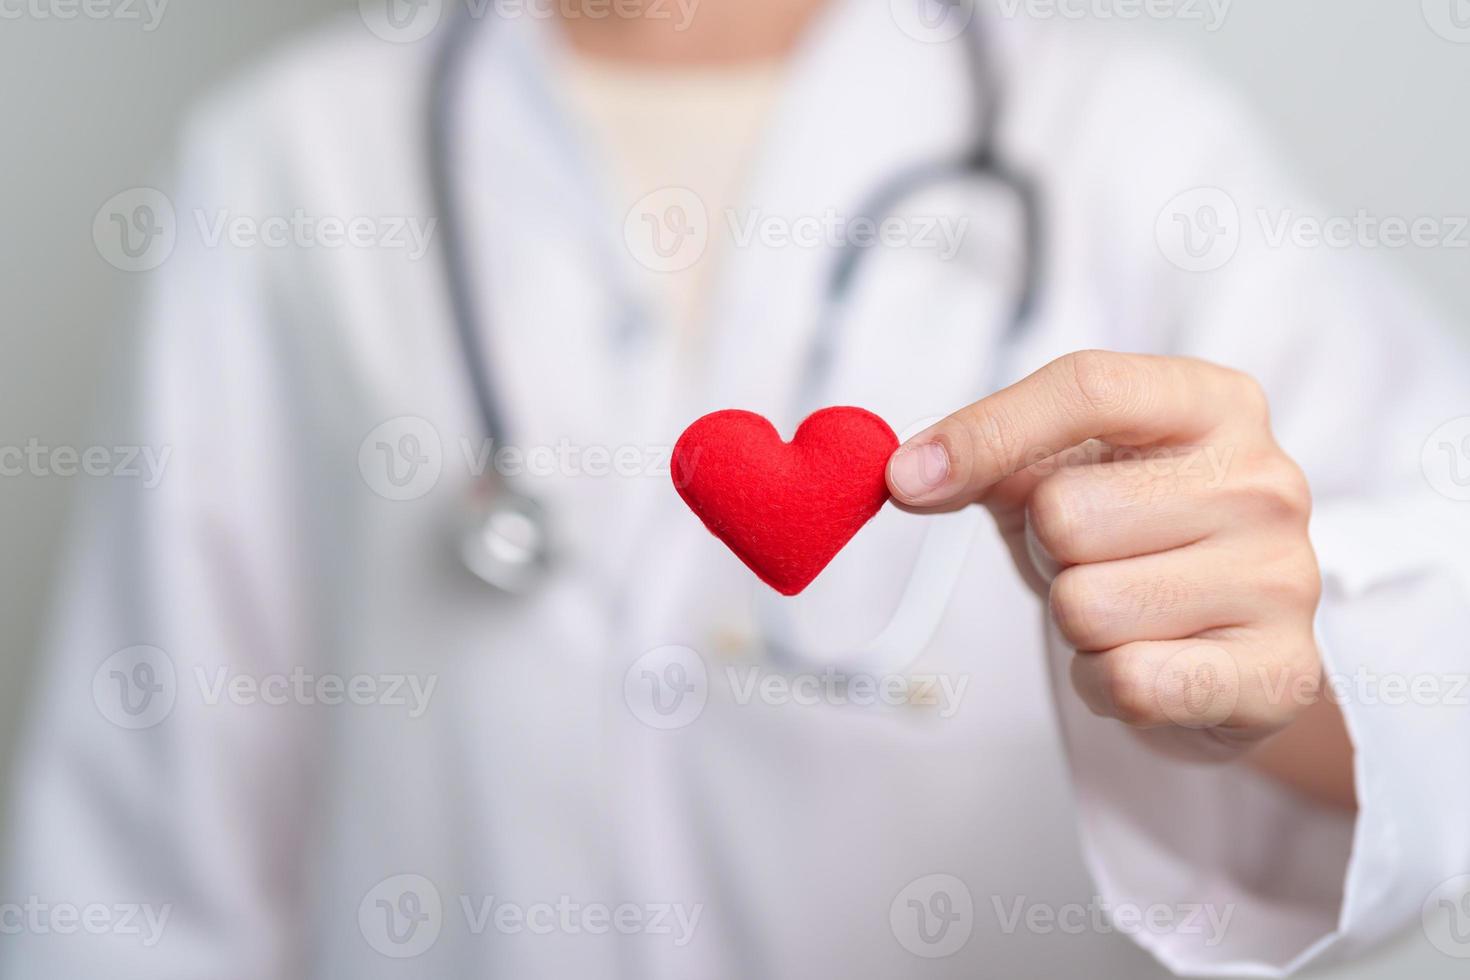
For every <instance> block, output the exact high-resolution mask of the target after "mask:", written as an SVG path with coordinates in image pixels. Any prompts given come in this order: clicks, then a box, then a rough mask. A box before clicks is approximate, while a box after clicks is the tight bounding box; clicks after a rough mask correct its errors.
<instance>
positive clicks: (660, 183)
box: [561, 49, 784, 347]
mask: <svg viewBox="0 0 1470 980" xmlns="http://www.w3.org/2000/svg"><path fill="white" fill-rule="evenodd" d="M562 67H563V71H562V73H561V77H562V79H563V88H564V92H565V94H566V97H567V101H568V104H569V105H570V107H571V109H572V111H573V113H574V114H576V115H577V116H578V117H579V119H580V121H581V123H582V125H583V126H584V128H585V129H586V131H587V135H588V138H589V139H590V140H591V141H592V143H593V145H594V148H595V149H596V151H597V152H598V154H599V156H600V157H601V159H602V160H604V161H605V162H606V167H607V170H608V173H607V177H608V179H607V181H606V187H607V190H608V192H609V193H610V194H611V197H612V204H613V205H614V206H615V208H616V209H617V213H616V215H615V217H616V219H617V220H618V221H619V222H625V221H626V222H630V223H632V227H631V230H630V232H629V233H630V234H631V235H639V234H643V233H644V231H643V230H642V229H641V228H640V227H639V226H638V224H637V223H638V222H640V221H648V222H654V223H659V224H662V223H664V222H667V224H668V226H667V227H661V228H659V229H656V230H655V233H661V234H665V236H666V240H668V241H670V242H672V241H673V236H674V235H675V234H677V232H678V229H679V228H681V227H686V226H688V225H687V223H689V222H697V220H698V219H697V217H696V216H692V215H690V214H689V213H688V212H689V211H690V210H691V208H690V207H688V205H689V204H691V203H692V199H691V198H690V197H689V195H688V194H687V193H684V192H685V191H689V192H692V193H693V195H694V197H695V198H697V199H698V204H699V205H702V207H703V210H704V220H705V221H707V222H708V225H707V226H708V237H707V239H706V240H705V242H704V244H703V245H702V246H701V245H699V244H697V243H696V244H695V245H693V246H692V247H693V249H694V250H693V251H689V252H686V253H681V255H682V256H683V257H682V258H681V257H680V256H675V257H674V258H673V259H672V260H671V262H670V263H669V264H671V265H674V266H677V267H676V268H672V269H662V268H649V263H647V262H643V263H640V264H639V265H638V266H637V267H638V269H639V276H640V280H641V281H640V282H639V286H640V287H641V288H642V290H643V291H644V292H645V294H647V295H648V296H649V298H650V299H651V301H652V302H653V303H655V304H656V305H657V307H658V308H659V310H660V312H662V313H663V314H664V315H665V316H666V317H667V318H668V321H669V322H670V323H671V324H672V325H673V327H674V328H675V329H676V330H677V331H678V332H679V333H680V335H681V336H682V337H683V338H685V341H686V343H687V344H688V345H689V346H691V347H692V346H697V342H698V337H699V334H700V330H699V325H700V321H701V320H702V318H703V316H704V313H705V306H706V303H707V301H708V297H709V292H710V288H711V286H712V280H713V275H712V273H713V270H714V269H715V268H716V267H717V264H718V261H719V254H720V252H721V251H722V250H723V249H724V248H726V247H729V234H728V228H729V223H728V215H729V214H730V212H731V210H732V209H734V208H736V207H737V206H738V205H739V203H740V198H741V195H742V192H743V190H744V183H745V179H746V177H747V174H748V169H749V165H750V163H751V159H752V157H753V155H754V150H755V147H756V145H757V143H758V141H759V139H760V136H761V129H762V126H763V125H764V123H765V121H766V119H767V116H768V114H769V112H770V109H771V107H772V105H773V104H774V102H775V100H776V97H777V96H778V95H779V93H780V88H781V82H782V79H783V77H784V75H783V65H782V63H781V62H779V61H761V62H753V63H749V64H741V65H733V66H716V67H706V66H701V67H698V68H688V67H648V66H645V65H633V64H628V63H623V62H616V61H610V60H607V59H601V58H595V57H590V56H587V55H585V54H580V53H577V52H574V51H571V50H570V49H567V50H566V53H565V55H564V57H563V66H562ZM674 189H681V190H674ZM635 209H638V210H639V211H646V212H647V213H646V214H644V213H634V212H635ZM701 247H702V251H701V250H700V248H701ZM634 255H635V257H639V255H640V250H639V248H637V247H636V246H635V247H634ZM695 255H697V256H698V257H697V258H694V256H695ZM686 263H687V265H686ZM655 264H656V263H655Z"/></svg>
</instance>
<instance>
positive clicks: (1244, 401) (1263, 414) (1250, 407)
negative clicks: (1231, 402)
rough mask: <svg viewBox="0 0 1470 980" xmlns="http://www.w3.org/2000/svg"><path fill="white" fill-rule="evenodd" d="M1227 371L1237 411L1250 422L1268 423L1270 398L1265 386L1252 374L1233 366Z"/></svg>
mask: <svg viewBox="0 0 1470 980" xmlns="http://www.w3.org/2000/svg"><path fill="white" fill-rule="evenodd" d="M1226 370H1227V371H1228V372H1229V377H1230V384H1231V387H1232V388H1233V389H1234V391H1235V404H1236V406H1237V411H1239V412H1240V413H1241V414H1242V415H1243V416H1244V417H1246V418H1247V419H1249V420H1250V421H1252V422H1256V423H1259V424H1266V425H1269V424H1270V421H1271V399H1270V398H1269V397H1268V396H1267V395H1266V389H1265V387H1264V386H1263V385H1262V384H1261V383H1260V382H1259V381H1257V380H1256V379H1255V378H1254V377H1253V376H1251V375H1249V374H1246V373H1245V372H1244V371H1237V370H1235V369H1233V368H1227V369H1226Z"/></svg>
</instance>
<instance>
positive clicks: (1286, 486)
mask: <svg viewBox="0 0 1470 980" xmlns="http://www.w3.org/2000/svg"><path fill="white" fill-rule="evenodd" d="M1241 490H1242V492H1243V493H1244V494H1245V496H1246V497H1247V498H1248V499H1249V500H1250V501H1251V503H1252V504H1253V505H1254V508H1253V509H1254V510H1256V511H1258V512H1259V513H1261V514H1263V515H1264V516H1266V517H1267V518H1271V519H1276V520H1284V521H1288V522H1290V523H1292V524H1300V525H1303V526H1305V525H1306V522H1307V520H1308V518H1310V517H1311V514H1312V488H1311V486H1310V484H1308V483H1307V477H1306V474H1304V473H1303V472H1302V470H1301V467H1299V466H1297V465H1296V463H1294V462H1292V461H1291V460H1290V459H1289V458H1288V457H1286V456H1285V455H1284V454H1281V453H1272V454H1270V455H1269V456H1265V457H1263V458H1261V459H1258V460H1256V461H1255V464H1254V466H1253V467H1252V474H1251V477H1250V478H1249V479H1248V480H1246V481H1245V482H1244V484H1243V485H1242V487H1241Z"/></svg>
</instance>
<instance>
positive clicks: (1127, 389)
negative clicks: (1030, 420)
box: [1064, 350, 1137, 416]
mask: <svg viewBox="0 0 1470 980" xmlns="http://www.w3.org/2000/svg"><path fill="white" fill-rule="evenodd" d="M1064 361H1066V362H1067V363H1066V368H1067V370H1068V371H1069V372H1070V373H1071V380H1072V385H1073V387H1074V388H1075V390H1076V392H1077V397H1078V398H1079V399H1080V400H1081V402H1082V407H1083V408H1085V409H1087V410H1088V411H1090V412H1092V413H1095V414H1099V415H1103V416H1108V415H1112V414H1115V413H1117V412H1118V411H1120V410H1121V409H1123V408H1125V407H1127V406H1128V405H1129V404H1130V403H1131V402H1132V401H1133V399H1134V397H1135V395H1136V391H1137V384H1136V380H1135V372H1134V369H1133V367H1132V365H1131V364H1130V363H1129V362H1128V360H1127V358H1125V357H1123V356H1122V355H1120V354H1114V353H1112V352H1110V351H1102V350H1083V351H1076V352H1075V353H1072V354H1068V355H1067V356H1066V357H1065V358H1064Z"/></svg>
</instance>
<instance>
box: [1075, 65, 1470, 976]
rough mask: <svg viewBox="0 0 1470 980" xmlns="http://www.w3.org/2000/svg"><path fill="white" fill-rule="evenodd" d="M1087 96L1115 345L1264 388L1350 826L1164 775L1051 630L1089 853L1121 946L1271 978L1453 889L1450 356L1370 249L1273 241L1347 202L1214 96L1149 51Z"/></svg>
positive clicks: (1462, 712) (1357, 235)
mask: <svg viewBox="0 0 1470 980" xmlns="http://www.w3.org/2000/svg"><path fill="white" fill-rule="evenodd" d="M1101 79H1102V80H1101V82H1100V84H1099V85H1097V87H1096V89H1095V94H1096V102H1095V108H1096V113H1095V116H1094V118H1093V120H1092V123H1091V125H1092V127H1093V128H1094V130H1095V132H1094V133H1093V134H1092V136H1093V138H1094V139H1095V140H1096V141H1097V143H1098V145H1099V146H1102V145H1108V146H1111V147H1114V148H1116V147H1120V146H1122V147H1131V148H1134V150H1133V151H1132V152H1128V153H1124V154H1122V155H1121V156H1120V155H1119V154H1118V153H1117V151H1116V149H1114V150H1113V151H1109V152H1103V151H1101V150H1100V151H1099V153H1098V155H1097V156H1096V157H1095V158H1094V159H1093V160H1091V161H1090V162H1088V161H1084V162H1083V164H1082V165H1083V166H1084V167H1087V168H1089V169H1090V172H1091V174H1092V176H1093V180H1094V182H1093V183H1090V184H1087V186H1089V187H1090V188H1091V193H1094V194H1096V193H1098V192H1097V187H1098V185H1097V184H1096V183H1095V180H1096V179H1097V175H1098V174H1103V175H1106V176H1104V178H1103V179H1104V180H1106V181H1107V185H1108V189H1107V190H1105V191H1104V192H1102V194H1101V195H1099V196H1100V198H1101V199H1103V200H1106V201H1107V202H1108V203H1107V204H1106V205H1105V206H1106V207H1107V208H1108V209H1109V213H1108V214H1106V216H1105V219H1104V221H1105V222H1106V223H1103V224H1096V223H1095V224H1093V225H1092V230H1091V233H1092V234H1093V235H1094V236H1096V235H1098V234H1099V229H1100V228H1106V229H1108V235H1109V236H1110V240H1109V242H1107V243H1106V244H1105V245H1099V247H1098V248H1099V253H1100V254H1101V253H1103V252H1106V253H1107V254H1108V255H1109V256H1110V258H1108V259H1107V260H1106V261H1107V262H1108V263H1110V265H1109V269H1110V273H1109V276H1108V280H1109V283H1110V285H1109V286H1108V287H1106V288H1110V289H1116V291H1117V292H1116V294H1115V295H1114V297H1113V299H1114V300H1115V303H1116V309H1117V311H1118V313H1119V316H1120V317H1122V318H1124V319H1126V320H1127V321H1128V324H1129V326H1128V329H1134V330H1138V331H1139V332H1138V333H1137V334H1136V335H1135V337H1136V339H1135V341H1134V342H1132V343H1131V344H1130V345H1129V346H1131V347H1133V348H1135V349H1147V350H1153V351H1155V352H1161V353H1173V354H1185V355H1192V356H1197V357H1202V358H1206V359H1208V360H1211V361H1215V362H1218V363H1223V364H1228V365H1231V366H1234V367H1237V368H1240V369H1243V370H1245V371H1247V372H1249V373H1251V374H1252V375H1254V376H1255V377H1256V378H1257V379H1258V380H1260V381H1261V382H1262V383H1263V384H1264V386H1265V387H1266V389H1267V392H1268V394H1269V395H1270V398H1271V402H1272V408H1273V427H1274V430H1275V432H1276V435H1277V438H1278V440H1279V441H1280V443H1281V444H1282V446H1283V447H1284V448H1285V449H1286V451H1287V452H1288V453H1289V454H1291V455H1292V457H1293V458H1294V459H1296V460H1297V461H1298V462H1299V463H1300V464H1301V465H1302V467H1303V468H1304V470H1305V471H1306V473H1307V476H1308V479H1309V481H1310V483H1311V485H1312V488H1313V494H1314V501H1315V504H1314V519H1313V522H1312V525H1311V535H1312V539H1313V542H1314V545H1315V547H1316V550H1317V554H1318V558H1319V562H1320V566H1321V570H1322V575H1323V582H1324V595H1323V599H1322V603H1321V606H1320V611H1319V615H1318V620H1317V632H1318V637H1319V647H1320V650H1321V654H1322V657H1323V661H1324V665H1325V670H1326V672H1327V676H1328V683H1329V685H1330V687H1331V689H1332V691H1333V692H1334V693H1335V694H1337V695H1338V696H1339V697H1340V699H1341V702H1342V710H1343V712H1344V714H1345V718H1346V722H1347V727H1348V729H1349V732H1350V736H1351V738H1352V741H1353V744H1354V747H1355V752H1356V756H1355V775H1356V792H1357V796H1358V802H1359V809H1358V812H1357V814H1356V816H1349V815H1346V814H1341V813H1337V812H1334V811H1330V810H1327V809H1323V808H1319V807H1316V806H1314V805H1313V804H1311V803H1308V802H1306V801H1305V800H1304V799H1303V798H1300V797H1298V796H1296V795H1294V794H1293V792H1292V791H1290V790H1288V789H1286V788H1284V787H1282V786H1280V785H1277V784H1275V783H1273V782H1271V781H1269V780H1267V779H1266V778H1265V777H1263V776H1261V775H1260V774H1258V773H1257V772H1256V771H1254V770H1253V769H1252V768H1251V767H1250V766H1249V765H1248V764H1245V763H1233V764H1228V765H1223V766H1213V767H1212V766H1202V765H1189V764H1184V763H1181V762H1176V761H1171V760H1169V759H1166V758H1163V757H1162V756H1160V755H1158V754H1156V753H1155V752H1154V751H1152V750H1151V749H1150V748H1148V747H1146V746H1145V745H1144V744H1143V741H1142V740H1140V739H1139V738H1137V737H1136V736H1135V733H1133V732H1131V731H1129V730H1127V729H1126V728H1124V727H1123V726H1121V725H1119V724H1117V723H1115V722H1111V721H1107V720H1103V719H1099V718H1097V717H1094V716H1092V715H1091V714H1090V713H1089V712H1088V711H1087V710H1086V709H1085V708H1084V707H1083V706H1082V705H1081V703H1080V701H1079V699H1078V698H1077V697H1076V695H1075V694H1074V693H1073V692H1072V690H1071V686H1070V682H1069V680H1068V675H1067V661H1068V660H1069V659H1070V657H1071V656H1072V653H1071V651H1069V650H1067V649H1065V648H1064V647H1062V646H1061V644H1060V642H1059V641H1058V640H1057V639H1056V637H1055V636H1054V637H1053V642H1052V661H1053V667H1054V670H1053V680H1054V685H1055V687H1056V689H1057V698H1058V704H1059V710H1060V713H1061V720H1062V728H1063V732H1064V739H1065V743H1066V746H1067V751H1068V755H1069V758H1070V763H1071V767H1072V771H1073V774H1074V784H1075V789H1076V795H1077V799H1078V803H1079V808H1080V814H1081V816H1080V820H1081V832H1082V838H1083V843H1084V848H1085V851H1086V854H1087V859H1088V861H1089V864H1090V867H1091V870H1092V872H1093V874H1094V877H1095V881H1096V883H1097V886H1098V889H1099V897H1100V898H1101V899H1102V900H1103V901H1104V903H1106V904H1107V905H1108V906H1109V907H1110V908H1112V909H1114V910H1115V913H1116V914H1117V919H1118V921H1119V922H1120V926H1119V928H1120V930H1121V931H1127V932H1128V933H1129V934H1130V935H1132V936H1133V937H1134V938H1135V939H1136V940H1137V941H1138V942H1140V943H1141V944H1142V945H1143V946H1144V947H1146V948H1147V949H1149V950H1150V951H1151V952H1152V953H1154V954H1155V955H1156V956H1157V957H1158V958H1159V959H1160V960H1161V961H1162V962H1163V963H1164V964H1165V965H1166V966H1168V967H1169V968H1171V969H1172V970H1174V971H1175V972H1177V973H1179V974H1184V975H1215V974H1229V975H1252V976H1281V975H1284V974H1288V973H1291V972H1293V971H1294V970H1296V969H1298V968H1299V967H1301V966H1303V965H1305V964H1307V963H1309V962H1323V961H1328V960H1335V959H1340V958H1345V957H1348V956H1351V955H1353V954H1355V953H1357V952H1359V951H1361V950H1363V949H1364V948H1365V947H1367V946H1368V945H1370V944H1372V943H1373V942H1375V941H1377V940H1379V939H1381V938H1383V937H1385V936H1387V935H1390V934H1393V933H1395V932H1397V931H1401V930H1403V929H1404V928H1406V927H1407V926H1409V925H1410V924H1411V923H1413V924H1415V926H1416V927H1417V923H1418V921H1419V916H1420V911H1421V908H1422V907H1423V906H1424V904H1425V903H1426V901H1428V900H1430V899H1431V898H1432V897H1433V895H1434V893H1435V892H1436V890H1437V889H1438V888H1439V886H1441V885H1442V884H1443V883H1445V882H1446V881H1447V880H1448V879H1451V878H1453V877H1454V876H1456V875H1462V874H1465V873H1466V872H1467V871H1470V820H1467V819H1466V814H1467V813H1470V780H1466V779H1465V778H1464V775H1465V762H1464V747H1465V746H1466V745H1470V710H1467V697H1470V693H1467V689H1466V686H1465V680H1466V678H1467V676H1470V644H1467V643H1466V640H1465V638H1466V637H1467V636H1470V502H1467V501H1470V480H1467V478H1466V475H1467V474H1470V441H1466V436H1467V435H1470V385H1467V380H1466V379H1470V360H1467V358H1466V356H1465V353H1464V351H1463V350H1462V349H1461V348H1460V347H1459V346H1458V344H1457V341H1456V340H1455V339H1453V335H1452V334H1451V333H1450V332H1449V331H1447V330H1444V329H1442V325H1441V324H1440V323H1437V322H1436V317H1435V315H1434V314H1432V313H1431V312H1429V311H1428V310H1427V309H1426V308H1425V307H1424V306H1423V305H1421V304H1420V303H1419V302H1418V301H1416V300H1415V298H1414V296H1413V293H1412V291H1411V290H1408V289H1406V288H1404V287H1403V285H1402V284H1401V283H1400V282H1399V281H1398V279H1397V278H1396V272H1395V270H1394V266H1393V263H1394V261H1395V259H1394V257H1392V256H1390V255H1389V254H1387V253H1388V252H1389V249H1387V248H1383V247H1375V246H1374V245H1373V240H1374V239H1373V238H1372V233H1371V232H1359V231H1353V232H1352V233H1351V234H1352V236H1353V238H1354V239H1355V240H1356V244H1354V245H1353V246H1350V247H1334V246H1331V245H1313V244H1311V239H1310V237H1308V238H1306V239H1301V240H1300V241H1299V243H1298V244H1293V243H1292V240H1291V239H1290V238H1288V239H1286V240H1282V239H1281V238H1280V236H1279V231H1280V229H1281V228H1282V227H1283V224H1282V221H1283V217H1289V218H1290V220H1291V221H1292V222H1296V221H1297V220H1298V219H1302V218H1305V219H1306V220H1307V221H1308V222H1313V221H1320V220H1321V219H1326V218H1329V217H1331V216H1333V215H1336V214H1344V213H1345V214H1346V215H1347V216H1348V217H1354V216H1355V214H1356V210H1357V209H1356V206H1354V207H1353V208H1351V209H1349V210H1346V212H1344V211H1343V210H1342V209H1338V210H1329V209H1327V208H1325V207H1323V206H1322V205H1320V204H1319V203H1318V202H1317V201H1315V200H1314V198H1313V196H1312V195H1309V194H1304V193H1301V192H1300V191H1297V190H1295V189H1293V188H1292V187H1291V186H1290V185H1289V184H1288V183H1287V182H1285V181H1283V180H1281V179H1279V178H1277V177H1276V176H1275V174H1276V173H1277V168H1276V167H1275V166H1274V165H1273V164H1272V162H1271V161H1270V159H1269V158H1268V156H1267V154H1266V153H1265V152H1264V151H1263V149H1262V146H1263V141H1262V139H1261V138H1260V135H1259V132H1258V130H1257V129H1256V127H1255V126H1254V125H1253V124H1252V122H1251V121H1250V120H1249V119H1248V118H1247V117H1246V114H1245V113H1242V112H1241V111H1240V110H1239V109H1238V108H1237V107H1236V106H1235V105H1234V104H1233V102H1232V101H1231V100H1230V99H1229V98H1228V97H1227V96H1225V95H1222V94H1221V93H1220V92H1219V91H1217V90H1215V88H1214V87H1213V86H1212V85H1211V84H1210V83H1208V82H1206V81H1201V80H1198V79H1196V78H1195V77H1194V73H1193V72H1192V71H1185V70H1180V69H1179V68H1177V67H1176V66H1173V65H1164V64H1160V63H1154V64H1152V65H1150V64H1149V61H1148V59H1146V58H1144V59H1141V60H1136V61H1130V63H1129V67H1127V68H1125V69H1119V70H1118V71H1115V72H1113V73H1112V74H1110V75H1109V74H1106V73H1104V74H1103V75H1102V76H1101ZM1084 183H1086V182H1084ZM1199 188H1206V189H1211V190H1210V191H1209V195H1208V196H1201V195H1200V194H1198V193H1196V189H1199ZM1216 191H1223V192H1224V194H1225V195H1226V197H1221V196H1220V195H1219V194H1218V193H1215V192H1216ZM1186 192H1190V193H1192V194H1193V197H1186V198H1185V199H1184V200H1185V202H1186V203H1185V204H1184V205H1183V206H1182V210H1183V212H1184V213H1185V214H1186V216H1190V215H1196V216H1197V215H1198V211H1197V209H1198V207H1199V206H1200V205H1201V204H1211V205H1213V206H1216V212H1215V213H1216V215H1218V216H1219V217H1221V218H1222V219H1223V220H1224V221H1226V222H1227V224H1228V223H1235V224H1237V225H1238V226H1239V228H1240V230H1241V234H1240V241H1239V246H1238V249H1237V250H1236V251H1235V252H1234V254H1233V256H1231V257H1228V259H1225V260H1224V261H1222V262H1220V263H1219V264H1218V266H1217V267H1212V268H1209V269H1205V270H1199V271H1187V270H1185V269H1182V268H1179V267H1178V264H1177V263H1175V262H1172V261H1170V258H1171V256H1172V257H1174V258H1176V259H1177V258H1179V256H1180V253H1179V251H1178V245H1177V240H1170V239H1168V238H1167V236H1166V234H1165V233H1164V232H1161V231H1160V227H1161V224H1162V225H1164V226H1171V225H1172V224H1173V216H1172V213H1171V212H1172V211H1179V210H1181V206H1180V205H1179V204H1177V203H1176V204H1172V205H1171V203H1170V202H1171V201H1172V200H1174V199H1175V198H1176V195H1179V194H1181V193H1186ZM1232 208H1233V209H1234V212H1238V216H1237V215H1236V214H1235V213H1234V212H1232V210H1231V209H1232ZM1097 216H1098V215H1097V212H1096V211H1094V212H1093V214H1092V217H1097ZM1161 217H1162V222H1161ZM1410 217H1411V218H1412V217H1413V216H1410ZM1338 227H1341V224H1340V223H1339V225H1338ZM1446 231H1447V232H1452V231H1453V224H1452V223H1449V227H1448V228H1447V229H1446ZM1081 233H1084V232H1079V234H1081ZM1202 242H1203V239H1202V238H1201V239H1197V240H1196V244H1201V243H1202ZM1227 251H1228V249H1227ZM1405 251H1407V252H1410V253H1411V252H1413V251H1414V250H1413V249H1412V248H1410V249H1407V250H1405ZM1119 255H1126V256H1127V257H1128V259H1127V265H1126V267H1124V264H1123V263H1122V262H1121V261H1120V260H1119V258H1118V256H1119ZM1222 255H1224V253H1221V254H1220V255H1217V256H1215V258H1214V259H1212V260H1211V261H1210V263H1208V264H1211V265H1213V264H1214V262H1215V261H1218V260H1219V259H1220V258H1221V256H1222ZM1100 261H1101V260H1100ZM1182 261H1185V262H1186V264H1187V263H1188V260H1187V259H1185V260H1182ZM1456 420H1458V422H1457V421H1456ZM1446 423H1450V425H1449V427H1448V428H1444V426H1445V425H1446ZM1150 910H1154V911H1153V914H1154V916H1155V918H1154V919H1153V920H1152V922H1150V920H1149V914H1150ZM1125 921H1126V922H1127V925H1126V926H1125V925H1123V924H1122V923H1123V922H1125Z"/></svg>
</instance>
